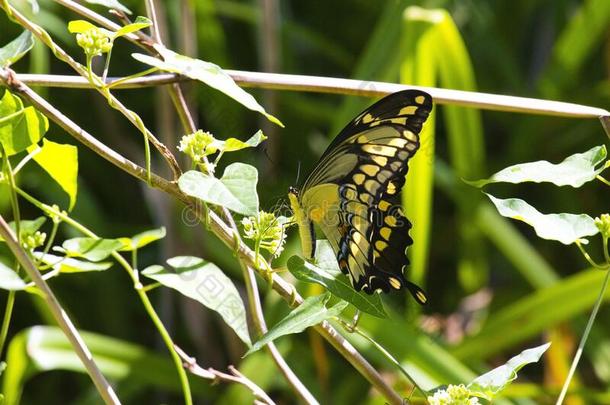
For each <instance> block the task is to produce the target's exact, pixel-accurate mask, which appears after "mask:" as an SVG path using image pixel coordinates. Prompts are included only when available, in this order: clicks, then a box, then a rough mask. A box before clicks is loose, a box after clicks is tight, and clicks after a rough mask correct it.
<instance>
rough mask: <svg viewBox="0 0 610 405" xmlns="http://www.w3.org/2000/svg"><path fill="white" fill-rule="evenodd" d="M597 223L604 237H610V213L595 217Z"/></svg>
mask: <svg viewBox="0 0 610 405" xmlns="http://www.w3.org/2000/svg"><path fill="white" fill-rule="evenodd" d="M595 225H596V226H597V229H599V232H600V233H601V234H602V236H603V237H604V238H610V214H602V215H601V216H599V217H597V218H595Z"/></svg>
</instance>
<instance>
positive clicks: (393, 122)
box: [289, 90, 432, 304]
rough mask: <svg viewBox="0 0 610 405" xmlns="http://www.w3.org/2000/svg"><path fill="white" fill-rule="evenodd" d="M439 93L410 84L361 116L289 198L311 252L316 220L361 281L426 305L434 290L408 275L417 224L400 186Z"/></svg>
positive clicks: (363, 286)
mask: <svg viewBox="0 0 610 405" xmlns="http://www.w3.org/2000/svg"><path fill="white" fill-rule="evenodd" d="M431 110H432V97H430V95H429V94H427V93H425V92H423V91H419V90H404V91H400V92H397V93H393V94H390V95H389V96H387V97H385V98H383V99H381V100H380V101H378V102H377V103H375V104H373V105H372V106H371V107H369V108H368V109H366V110H365V111H363V112H362V113H361V114H359V115H358V116H357V117H356V118H354V119H353V120H352V121H351V122H350V123H349V124H348V125H347V126H346V127H345V128H344V129H343V130H342V131H341V132H340V133H339V135H338V136H337V137H336V138H335V139H334V140H333V141H332V142H331V144H330V145H329V146H328V148H327V149H326V151H325V152H324V154H323V155H322V157H321V158H320V160H319V162H318V164H317V165H316V167H315V168H314V170H313V171H312V173H311V174H310V175H309V177H308V178H307V180H306V181H305V184H304V185H303V187H302V189H301V190H300V191H297V190H296V189H294V188H292V189H291V190H290V192H289V199H290V203H291V207H292V210H293V212H294V216H295V220H296V222H297V223H298V225H299V232H300V236H301V242H302V245H303V254H304V255H305V256H307V257H310V258H311V257H313V256H314V250H315V233H314V224H315V225H317V226H318V227H319V228H320V230H321V231H322V232H323V233H324V235H325V236H326V238H327V239H328V241H329V242H330V244H331V246H332V248H333V249H334V251H335V253H336V255H337V261H338V263H339V267H340V268H341V270H342V271H343V272H344V273H345V274H347V275H349V277H350V280H351V282H352V285H353V287H354V288H355V289H356V290H358V291H360V290H363V291H365V292H367V293H369V294H372V293H373V292H375V291H378V290H382V291H384V292H389V291H391V290H401V289H403V288H407V289H408V290H409V291H410V292H411V294H412V295H413V297H414V298H415V299H416V300H417V301H418V302H419V303H422V304H423V303H425V302H426V295H425V294H424V292H423V291H422V290H421V288H419V287H417V286H416V285H415V284H413V283H411V282H409V281H408V280H406V278H405V277H404V274H403V273H404V270H405V268H406V266H407V265H408V264H409V260H408V259H407V256H406V249H407V247H408V246H410V245H411V244H412V243H413V240H412V239H411V237H410V236H409V229H410V228H411V223H410V222H409V220H408V219H407V218H406V217H405V215H404V214H403V212H402V209H401V199H400V191H401V189H402V187H403V185H404V183H405V175H406V174H407V170H408V162H409V160H410V159H411V158H412V157H413V155H414V154H415V152H416V151H417V149H418V148H419V133H420V131H421V128H422V125H423V124H424V122H425V121H426V119H427V117H428V115H429V113H430V111H431Z"/></svg>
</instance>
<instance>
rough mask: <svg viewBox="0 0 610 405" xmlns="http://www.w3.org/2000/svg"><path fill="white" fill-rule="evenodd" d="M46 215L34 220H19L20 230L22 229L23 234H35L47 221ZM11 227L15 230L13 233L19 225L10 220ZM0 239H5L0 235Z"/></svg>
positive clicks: (14, 231)
mask: <svg viewBox="0 0 610 405" xmlns="http://www.w3.org/2000/svg"><path fill="white" fill-rule="evenodd" d="M46 220H47V218H46V217H38V218H36V219H33V220H27V219H22V220H21V221H19V230H20V231H21V235H22V237H23V235H33V234H34V233H36V231H37V230H39V229H40V227H41V226H42V225H43V224H44V223H45V222H46ZM8 225H9V227H10V228H11V229H12V230H13V233H17V226H16V225H15V221H11V222H9V224H8ZM0 241H4V238H2V236H0Z"/></svg>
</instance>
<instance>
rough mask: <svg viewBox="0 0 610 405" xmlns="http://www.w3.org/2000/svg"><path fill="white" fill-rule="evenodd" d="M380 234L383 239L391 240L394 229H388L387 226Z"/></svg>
mask: <svg viewBox="0 0 610 405" xmlns="http://www.w3.org/2000/svg"><path fill="white" fill-rule="evenodd" d="M379 233H380V234H381V236H382V237H383V239H385V240H390V235H391V234H392V229H390V228H388V227H387V226H384V227H383V228H381V230H380V231H379Z"/></svg>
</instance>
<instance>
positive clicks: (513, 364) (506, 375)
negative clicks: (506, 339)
mask: <svg viewBox="0 0 610 405" xmlns="http://www.w3.org/2000/svg"><path fill="white" fill-rule="evenodd" d="M550 345H551V343H546V344H544V345H541V346H538V347H534V348H532V349H527V350H524V351H522V352H521V353H520V354H518V355H517V356H514V357H513V358H511V359H510V360H509V361H507V362H506V364H504V365H502V366H500V367H496V368H494V369H493V370H491V371H490V372H488V373H485V374H483V375H481V376H479V377H477V378H475V379H474V380H473V381H472V382H471V383H470V384H468V389H470V390H471V391H475V392H477V393H479V394H481V395H482V396H483V397H484V398H486V399H488V400H491V399H492V398H493V397H494V396H495V395H496V394H497V393H498V392H500V391H502V390H503V389H504V388H505V387H506V386H507V385H508V384H510V383H511V382H512V381H514V380H515V379H516V378H517V372H518V371H519V370H521V368H522V367H523V366H525V365H527V364H530V363H536V362H538V360H540V357H542V355H543V354H544V352H545V351H546V350H547V349H548V348H549V346H550Z"/></svg>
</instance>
